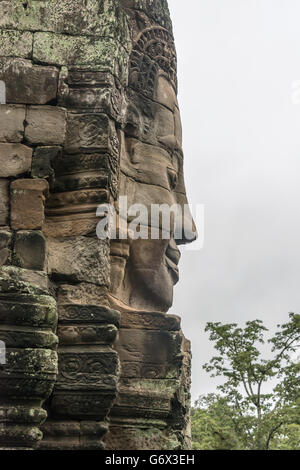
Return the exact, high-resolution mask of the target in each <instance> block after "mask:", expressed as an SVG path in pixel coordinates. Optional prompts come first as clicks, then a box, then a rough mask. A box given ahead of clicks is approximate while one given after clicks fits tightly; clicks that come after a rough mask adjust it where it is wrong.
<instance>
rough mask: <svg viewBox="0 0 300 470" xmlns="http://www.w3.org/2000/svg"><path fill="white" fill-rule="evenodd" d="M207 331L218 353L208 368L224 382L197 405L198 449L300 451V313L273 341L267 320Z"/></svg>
mask: <svg viewBox="0 0 300 470" xmlns="http://www.w3.org/2000/svg"><path fill="white" fill-rule="evenodd" d="M205 330H206V331H207V332H208V333H209V335H210V340H211V341H213V342H214V346H215V349H216V351H217V355H215V356H214V357H212V359H211V360H210V362H209V363H207V364H205V365H204V366H203V367H204V369H205V370H206V371H207V372H209V373H210V374H211V376H212V377H222V378H223V379H224V382H223V384H222V385H219V386H218V387H217V389H218V393H216V394H209V395H206V396H202V397H200V398H199V400H198V401H197V402H196V403H195V407H194V408H193V410H192V430H193V442H194V448H195V449H199V450H201V449H203V450H204V449H232V450H234V449H236V450H238V449H247V450H255V449H257V450H268V449H299V450H300V381H299V379H300V360H299V359H297V357H296V355H297V353H299V345H300V315H296V314H293V313H291V314H290V315H289V321H288V322H287V323H284V324H282V325H277V331H276V332H275V334H274V335H273V336H271V337H269V338H268V339H266V336H267V334H268V329H267V328H266V327H265V326H264V325H263V322H262V321H261V320H254V321H248V322H247V323H246V326H245V327H244V328H241V327H239V326H238V325H237V324H236V323H231V324H221V323H220V322H217V323H212V322H210V323H208V324H207V326H206V329H205ZM266 346H269V351H266V350H265V349H266ZM265 356H267V357H265ZM268 356H269V357H268ZM266 389H267V391H266ZM270 390H271V391H270Z"/></svg>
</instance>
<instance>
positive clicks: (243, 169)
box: [169, 0, 300, 399]
mask: <svg viewBox="0 0 300 470" xmlns="http://www.w3.org/2000/svg"><path fill="white" fill-rule="evenodd" d="M169 7H170V10H171V14H172V19H173V24H174V32H175V40H176V46H177V52H178V62H179V64H178V67H179V101H180V106H181V113H182V121H183V131H184V150H185V175H186V185H187V192H188V196H189V200H190V203H191V204H192V205H195V204H199V203H202V204H205V217H206V220H205V246H204V249H203V250H202V251H199V252H194V251H192V252H188V251H185V252H184V253H183V256H182V259H181V265H180V268H181V280H180V283H179V284H178V286H177V287H176V289H175V301H174V306H173V308H172V310H171V311H172V313H176V314H178V315H180V316H181V317H182V323H183V329H184V333H185V335H186V336H187V337H188V338H189V339H191V341H192V350H193V389H192V396H193V399H195V398H197V397H198V395H199V394H202V393H207V392H212V391H215V385H216V381H215V380H213V379H210V377H209V375H208V374H207V373H206V372H204V371H203V370H202V365H203V364H204V363H205V362H206V361H208V360H209V359H210V357H211V356H212V354H213V347H212V344H211V343H210V342H209V340H208V336H207V334H206V333H204V327H205V324H206V322H208V321H222V322H233V321H234V322H240V323H243V322H245V321H247V320H253V319H255V318H260V319H262V320H264V321H265V322H266V325H267V326H268V327H270V328H274V327H275V326H276V324H277V323H280V322H283V321H286V320H287V319H288V312H289V311H295V312H298V313H299V310H300V286H299V283H300V249H299V239H300V212H299V207H298V206H299V200H300V184H299V180H300V104H295V102H294V101H295V100H293V97H292V84H293V83H295V82H296V81H297V80H300V27H299V18H300V2H299V0H186V1H183V0H169ZM298 87H299V90H300V86H299V85H298ZM299 96H300V93H299ZM294 98H295V97H294ZM298 98H299V97H298ZM298 101H300V100H299V99H298Z"/></svg>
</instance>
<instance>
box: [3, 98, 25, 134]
mask: <svg viewBox="0 0 300 470" xmlns="http://www.w3.org/2000/svg"><path fill="white" fill-rule="evenodd" d="M24 120H25V106H15V105H5V104H1V105H0V142H21V141H22V140H23V137H24Z"/></svg>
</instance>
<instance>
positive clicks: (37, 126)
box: [25, 106, 67, 145]
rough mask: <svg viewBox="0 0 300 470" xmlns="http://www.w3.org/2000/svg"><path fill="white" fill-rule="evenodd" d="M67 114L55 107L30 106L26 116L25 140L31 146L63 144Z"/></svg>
mask: <svg viewBox="0 0 300 470" xmlns="http://www.w3.org/2000/svg"><path fill="white" fill-rule="evenodd" d="M66 117H67V112H66V110H65V109H64V108H58V107H56V106H30V107H29V108H28V111H27V115H26V123H27V126H26V128H25V138H26V140H27V141H28V142H30V143H31V144H45V145H51V144H54V145H55V144H57V145H59V144H63V143H64V140H65V134H66Z"/></svg>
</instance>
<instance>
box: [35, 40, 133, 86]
mask: <svg viewBox="0 0 300 470" xmlns="http://www.w3.org/2000/svg"><path fill="white" fill-rule="evenodd" d="M33 59H34V61H37V62H42V63H47V64H53V65H82V66H92V67H93V69H94V70H100V71H102V72H110V73H112V74H114V75H115V76H117V77H118V78H119V79H120V80H121V82H124V83H126V80H127V64H128V52H127V51H126V50H125V49H124V47H123V46H121V45H120V44H119V43H118V42H117V41H114V40H113V39H110V38H101V39H99V38H94V37H89V36H69V35H61V34H53V33H35V34H34V46H33Z"/></svg>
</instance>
